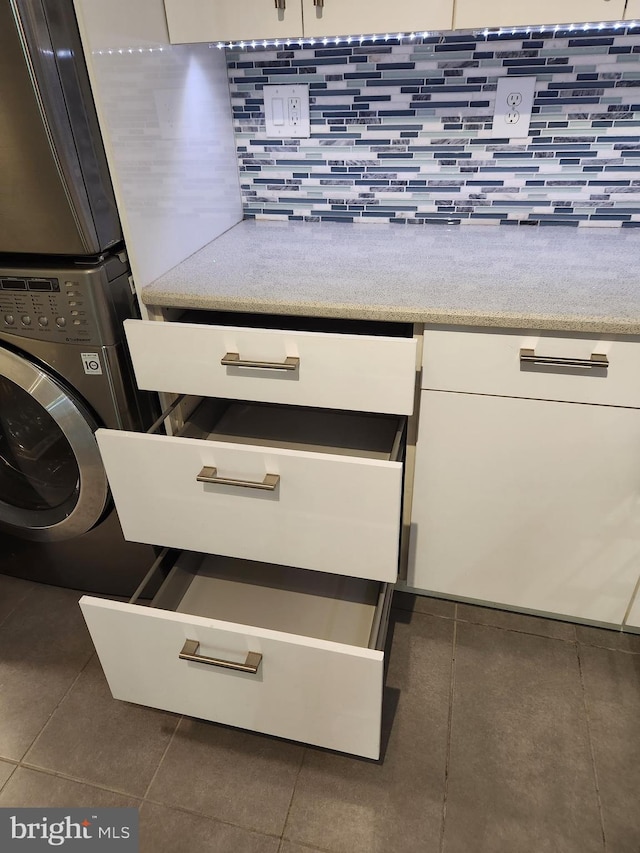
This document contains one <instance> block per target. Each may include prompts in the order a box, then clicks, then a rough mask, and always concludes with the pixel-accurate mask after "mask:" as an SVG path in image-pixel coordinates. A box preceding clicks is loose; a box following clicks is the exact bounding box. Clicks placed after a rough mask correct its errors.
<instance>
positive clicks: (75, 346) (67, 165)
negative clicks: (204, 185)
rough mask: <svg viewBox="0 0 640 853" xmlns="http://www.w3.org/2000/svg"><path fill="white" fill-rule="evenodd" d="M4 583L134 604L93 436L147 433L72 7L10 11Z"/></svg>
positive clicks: (2, 317) (2, 372)
mask: <svg viewBox="0 0 640 853" xmlns="http://www.w3.org/2000/svg"><path fill="white" fill-rule="evenodd" d="M0 176H1V179H0V181H1V182H0V574H10V575H14V576H18V577H23V578H29V579H32V580H36V581H39V582H43V583H51V584H57V585H62V586H68V587H72V588H76V589H81V590H89V591H93V592H99V593H106V594H114V595H128V594H130V593H131V592H132V591H133V590H134V589H135V587H136V586H137V584H138V582H139V581H140V579H141V577H142V576H143V575H144V573H145V571H146V570H147V569H148V567H149V566H150V564H151V562H152V560H153V552H152V549H151V548H149V546H143V545H135V544H131V543H127V542H125V541H124V538H123V536H122V531H121V529H120V525H119V522H118V518H117V515H116V514H115V510H114V509H113V505H112V502H111V497H110V494H109V488H108V483H107V479H106V475H105V471H104V468H103V465H102V461H101V459H100V454H99V451H98V447H97V444H96V441H95V438H94V432H95V430H96V429H97V428H98V427H100V426H105V427H110V428H115V429H118V428H120V429H128V430H130V429H144V428H145V427H148V426H149V425H150V424H151V422H152V421H153V420H154V413H155V410H156V404H155V399H154V398H153V397H151V396H149V395H143V394H140V393H139V392H137V391H136V390H135V384H134V380H133V375H132V371H131V366H130V362H129V359H128V354H127V350H126V346H125V343H124V335H123V329H122V323H123V321H124V320H125V319H127V318H128V317H134V316H136V315H137V304H136V301H135V297H134V295H133V293H132V289H131V285H130V270H129V267H128V264H127V259H126V254H125V249H124V245H123V242H122V233H121V229H120V223H119V220H118V215H117V210H116V205H115V201H114V197H113V191H112V188H111V183H110V178H109V173H108V169H107V164H106V158H105V155H104V150H103V147H102V142H101V138H100V133H99V129H98V122H97V118H96V114H95V109H94V106H93V102H92V98H91V91H90V87H89V81H88V77H87V73H86V68H85V66H84V61H83V55H82V49H81V43H80V38H79V35H78V29H77V24H76V20H75V15H74V10H73V2H72V0H8V2H3V3H2V4H0Z"/></svg>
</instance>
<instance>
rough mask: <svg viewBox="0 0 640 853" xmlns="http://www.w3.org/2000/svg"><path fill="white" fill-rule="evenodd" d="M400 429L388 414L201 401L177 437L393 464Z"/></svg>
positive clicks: (397, 454) (400, 422)
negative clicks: (384, 461) (375, 460)
mask: <svg viewBox="0 0 640 853" xmlns="http://www.w3.org/2000/svg"><path fill="white" fill-rule="evenodd" d="M404 425H405V418H403V417H396V416H393V415H375V414H361V413H355V412H342V411H333V410H331V409H309V408H303V407H299V406H277V405H271V404H269V403H250V402H233V401H227V400H222V401H221V400H213V399H206V400H204V401H203V402H202V403H201V404H200V405H199V406H198V407H197V408H196V409H195V411H194V412H193V413H192V414H191V416H190V418H189V421H188V422H187V423H186V424H185V426H184V427H183V429H182V430H181V431H180V433H179V435H180V436H182V437H184V438H199V439H204V440H208V441H225V442H232V443H234V444H251V445H259V446H260V445H261V446H265V447H278V448H286V449H289V450H300V451H308V452H314V453H332V454H338V455H343V456H358V457H361V458H369V459H382V460H387V461H397V460H398V459H399V458H400V457H401V454H402V444H403V442H402V436H403V432H404Z"/></svg>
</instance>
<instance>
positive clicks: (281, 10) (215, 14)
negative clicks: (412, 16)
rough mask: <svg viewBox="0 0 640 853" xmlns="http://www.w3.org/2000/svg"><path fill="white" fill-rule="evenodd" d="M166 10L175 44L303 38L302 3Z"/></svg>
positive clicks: (211, 1) (240, 2)
mask: <svg viewBox="0 0 640 853" xmlns="http://www.w3.org/2000/svg"><path fill="white" fill-rule="evenodd" d="M363 5H364V4H363ZM416 5H417V4H416ZM164 6H165V11H166V13H167V25H168V28H169V38H170V41H171V42H172V44H183V43H184V42H199V41H224V42H229V41H240V40H241V39H244V40H245V41H251V40H252V39H277V38H284V39H286V38H300V37H301V36H302V7H301V5H300V0H164Z"/></svg>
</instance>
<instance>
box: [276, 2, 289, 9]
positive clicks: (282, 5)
mask: <svg viewBox="0 0 640 853" xmlns="http://www.w3.org/2000/svg"><path fill="white" fill-rule="evenodd" d="M275 3H276V9H286V8H287V3H286V0H275Z"/></svg>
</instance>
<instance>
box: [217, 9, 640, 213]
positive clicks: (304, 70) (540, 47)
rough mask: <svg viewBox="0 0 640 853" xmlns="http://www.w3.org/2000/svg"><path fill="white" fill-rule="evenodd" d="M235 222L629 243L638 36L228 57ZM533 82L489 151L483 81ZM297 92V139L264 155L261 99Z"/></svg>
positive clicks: (379, 45)
mask: <svg viewBox="0 0 640 853" xmlns="http://www.w3.org/2000/svg"><path fill="white" fill-rule="evenodd" d="M225 52H226V56H227V68H228V75H229V85H230V90H231V103H232V109H233V116H234V128H235V134H236V145H237V152H238V162H239V169H240V182H241V189H242V198H243V209H244V216H245V218H256V219H290V220H309V221H322V220H335V221H340V222H342V221H344V222H377V221H379V222H395V223H402V224H405V223H414V224H423V223H427V222H446V223H459V224H479V223H486V224H501V225H519V224H522V225H527V226H531V225H575V226H612V227H623V228H633V227H640V27H639V26H638V25H637V24H634V25H627V26H624V25H620V24H618V25H617V26H610V27H607V26H600V27H599V28H598V27H597V26H594V27H593V28H591V29H589V30H583V29H582V28H580V29H568V28H555V29H551V30H547V31H540V30H539V29H532V30H531V31H530V32H527V31H519V32H516V31H514V32H511V31H509V32H508V33H507V32H494V33H475V34H468V33H467V34H464V33H446V34H442V35H432V36H429V37H415V38H408V37H407V38H403V39H401V40H400V39H398V38H390V39H388V40H385V39H377V40H376V41H373V40H372V39H366V40H365V41H363V42H362V43H361V42H360V40H359V39H354V40H353V41H352V42H351V43H350V44H349V43H347V41H346V40H345V39H342V40H341V41H340V42H339V43H338V44H336V43H335V39H330V40H328V41H327V43H326V44H324V43H322V42H320V41H319V42H317V43H316V44H314V45H309V44H304V45H298V44H295V45H290V46H288V47H287V46H285V45H283V44H281V46H279V47H275V46H269V47H257V48H248V49H247V48H244V49H240V48H239V47H233V48H227V49H226V51H225ZM518 75H524V76H528V77H529V76H535V78H536V88H535V99H534V107H533V116H532V121H531V126H530V129H529V134H528V136H527V137H526V138H523V139H493V138H491V126H492V117H493V108H494V101H495V91H496V87H497V81H498V79H499V78H501V77H505V76H508V77H514V78H517V77H518ZM276 83H280V84H285V83H308V84H309V93H310V113H311V138H309V139H269V138H268V137H267V136H266V134H265V123H264V110H263V97H262V88H263V86H265V85H269V84H276Z"/></svg>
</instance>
